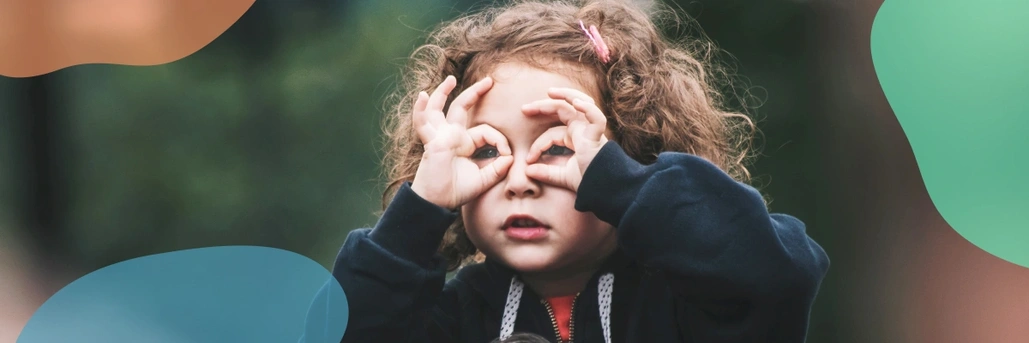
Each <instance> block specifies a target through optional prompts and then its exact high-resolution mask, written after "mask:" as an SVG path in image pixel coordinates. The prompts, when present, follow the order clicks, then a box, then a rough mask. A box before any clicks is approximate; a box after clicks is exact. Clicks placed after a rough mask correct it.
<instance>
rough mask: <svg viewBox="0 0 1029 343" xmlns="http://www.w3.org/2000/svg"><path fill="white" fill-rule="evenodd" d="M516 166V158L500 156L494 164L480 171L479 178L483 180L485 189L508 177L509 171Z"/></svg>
mask: <svg viewBox="0 0 1029 343" xmlns="http://www.w3.org/2000/svg"><path fill="white" fill-rule="evenodd" d="M513 164H514V156H510V155H508V156H500V157H497V159H496V160H493V162H492V163H490V164H487V165H486V166H485V167H482V169H479V178H480V179H481V180H482V187H483V189H486V188H489V187H490V186H493V185H494V184H496V183H497V182H499V181H500V179H502V178H503V177H504V175H507V171H508V170H509V169H511V165H513Z"/></svg>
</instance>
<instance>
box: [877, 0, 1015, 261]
mask: <svg viewBox="0 0 1029 343" xmlns="http://www.w3.org/2000/svg"><path fill="white" fill-rule="evenodd" d="M871 49H872V61H873V63H874V65H875V72H876V75H877V76H878V77H879V83H880V84H881V85H882V89H883V92H884V93H885V94H886V98H887V100H889V103H890V106H891V107H892V108H893V111H894V113H896V115H897V119H898V121H899V122H900V126H901V127H902V128H903V130H904V133H905V134H906V136H907V138H908V141H909V142H910V144H911V148H912V150H913V151H914V155H915V159H916V161H917V163H918V167H919V169H920V170H921V173H922V180H923V181H924V182H925V187H926V189H927V190H928V192H929V196H930V197H931V198H932V201H933V203H934V204H935V205H936V209H937V210H938V211H939V212H940V214H941V215H942V216H943V218H944V219H945V220H946V221H947V223H949V224H950V226H951V227H953V228H954V229H955V230H956V231H957V232H958V233H959V234H960V235H962V236H963V237H965V239H967V240H968V241H970V242H971V243H972V244H975V245H976V246H978V247H979V248H981V249H983V250H985V251H986V252H989V253H990V254H993V255H995V256H997V257H999V258H1001V259H1004V260H1007V261H1010V262H1012V263H1015V264H1018V265H1021V266H1023V267H1029V175H1027V174H1029V1H1025V0H981V1H959V0H933V1H908V0H886V1H885V3H884V4H883V5H882V7H881V8H880V9H879V12H878V13H877V15H876V17H875V22H874V24H873V25H872V37H871ZM883 167H884V168H888V166H883Z"/></svg>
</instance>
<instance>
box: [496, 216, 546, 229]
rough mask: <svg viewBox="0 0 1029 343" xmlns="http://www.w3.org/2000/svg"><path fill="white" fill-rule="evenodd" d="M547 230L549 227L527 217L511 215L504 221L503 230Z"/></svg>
mask: <svg viewBox="0 0 1029 343" xmlns="http://www.w3.org/2000/svg"><path fill="white" fill-rule="evenodd" d="M511 228H515V229H541V228H542V229H549V228H550V227H549V226H547V225H546V224H544V223H543V222H541V221H539V220H538V219H536V218H533V217H532V216H529V215H513V216H510V217H507V220H506V221H504V226H503V227H502V228H501V229H503V230H507V229H511Z"/></svg>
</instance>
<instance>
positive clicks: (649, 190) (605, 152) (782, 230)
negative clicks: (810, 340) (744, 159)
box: [575, 142, 829, 342]
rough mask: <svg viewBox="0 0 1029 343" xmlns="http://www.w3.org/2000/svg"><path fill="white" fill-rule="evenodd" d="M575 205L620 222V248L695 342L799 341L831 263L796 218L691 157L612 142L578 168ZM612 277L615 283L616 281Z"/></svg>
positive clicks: (705, 162)
mask: <svg viewBox="0 0 1029 343" xmlns="http://www.w3.org/2000/svg"><path fill="white" fill-rule="evenodd" d="M575 206H576V209H577V210H579V211H583V212H587V211H588V212H592V213H594V214H595V215H596V216H597V217H598V218H600V219H601V220H604V221H605V222H607V223H610V224H611V225H614V226H615V227H617V232H618V238H619V244H620V246H621V248H622V249H623V250H624V251H625V253H626V254H628V255H629V256H632V257H633V258H635V259H636V260H637V261H640V262H641V263H642V264H643V265H644V266H646V267H647V268H648V269H651V270H653V271H654V272H656V273H657V275H659V277H661V278H663V279H664V280H665V281H666V282H667V284H668V285H669V287H670V289H671V290H673V291H674V292H675V294H677V296H678V298H679V300H678V301H679V303H680V305H681V306H679V307H680V309H679V313H680V316H679V319H680V323H681V324H680V326H681V327H680V330H681V332H682V333H683V335H684V336H687V337H688V338H689V340H690V341H697V342H752V341H760V342H803V341H804V340H805V336H806V335H807V326H808V321H809V315H810V309H811V305H812V303H813V301H814V297H815V295H816V293H817V292H818V288H819V287H820V284H821V282H822V279H823V278H824V276H825V274H826V272H827V270H828V268H829V259H828V257H827V255H826V253H825V251H824V250H823V249H822V247H820V246H819V245H818V244H817V243H816V242H815V241H813V240H812V239H811V238H810V237H808V235H807V234H806V232H805V226H804V224H803V223H802V222H801V221H799V220H798V219H796V218H794V217H791V216H788V215H784V214H774V213H769V212H768V210H767V207H766V205H765V203H764V200H763V199H762V197H761V195H760V194H759V193H758V192H757V191H756V190H755V189H753V188H751V187H750V186H747V185H745V184H742V183H740V182H737V181H735V180H734V179H732V178H731V177H729V175H727V174H726V173H724V172H723V171H722V170H721V169H719V168H718V167H716V166H715V165H714V164H712V163H710V162H708V161H707V160H704V159H702V158H699V157H697V156H694V155H690V154H684V153H662V154H660V155H659V156H658V158H657V161H656V162H655V163H653V164H651V165H642V164H640V163H638V162H636V161H635V160H633V159H632V158H630V157H629V156H628V155H627V154H626V153H625V152H624V150H622V149H621V147H620V146H618V145H617V144H616V143H614V142H609V143H608V144H607V145H605V146H604V148H603V149H602V150H601V151H600V152H599V153H598V155H597V156H596V157H595V158H594V160H593V162H592V163H591V165H590V166H589V167H588V168H587V170H586V172H585V173H584V175H583V180H582V182H581V185H580V187H579V191H578V196H577V200H576V204H575ZM616 283H617V282H616Z"/></svg>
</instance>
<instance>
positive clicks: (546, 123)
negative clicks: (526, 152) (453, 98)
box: [470, 63, 596, 139]
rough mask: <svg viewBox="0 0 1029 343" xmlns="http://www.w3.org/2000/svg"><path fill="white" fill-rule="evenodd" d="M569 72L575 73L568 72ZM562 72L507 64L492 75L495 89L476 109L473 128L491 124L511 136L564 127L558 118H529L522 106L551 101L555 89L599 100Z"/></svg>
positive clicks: (499, 66) (592, 92)
mask: <svg viewBox="0 0 1029 343" xmlns="http://www.w3.org/2000/svg"><path fill="white" fill-rule="evenodd" d="M567 70H568V72H574V71H573V70H571V69H567ZM564 74H567V73H566V72H564V71H562V72H561V73H555V72H549V71H544V70H540V69H537V68H534V67H531V66H528V65H525V64H521V63H504V64H500V65H498V66H497V67H496V68H494V69H493V72H492V73H490V76H491V77H493V88H491V89H490V91H489V92H487V93H486V95H484V96H483V97H482V98H481V99H480V101H479V103H478V104H477V105H476V106H475V108H474V109H473V110H472V113H470V115H471V119H472V125H479V124H488V125H490V126H493V127H495V128H496V129H497V130H499V131H500V132H501V133H504V134H505V135H508V136H509V139H511V138H512V137H510V136H511V135H512V134H516V133H525V134H529V135H539V134H540V133H542V132H543V131H546V130H547V129H549V128H550V127H553V126H557V125H561V121H560V120H558V119H557V117H556V116H546V115H544V116H532V117H529V116H526V115H524V114H523V113H522V111H521V108H522V105H525V104H528V103H531V102H533V101H536V100H544V99H548V98H549V96H548V95H547V91H548V90H549V89H550V88H551V87H565V88H573V89H577V90H580V91H583V92H585V93H586V94H589V95H590V96H592V97H594V98H596V95H594V93H595V91H593V90H592V87H584V85H583V82H580V81H577V80H573V79H572V78H569V77H567V76H565V75H564Z"/></svg>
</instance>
